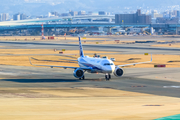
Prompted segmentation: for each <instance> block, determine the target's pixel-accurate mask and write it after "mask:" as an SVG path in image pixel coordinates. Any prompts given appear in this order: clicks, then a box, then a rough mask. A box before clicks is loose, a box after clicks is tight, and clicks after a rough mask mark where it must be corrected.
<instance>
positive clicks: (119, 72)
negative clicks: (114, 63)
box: [114, 67, 124, 77]
mask: <svg viewBox="0 0 180 120" xmlns="http://www.w3.org/2000/svg"><path fill="white" fill-rule="evenodd" d="M123 73H124V72H123V70H122V69H121V68H119V67H117V68H116V69H115V71H114V75H115V76H116V77H121V76H122V75H123Z"/></svg>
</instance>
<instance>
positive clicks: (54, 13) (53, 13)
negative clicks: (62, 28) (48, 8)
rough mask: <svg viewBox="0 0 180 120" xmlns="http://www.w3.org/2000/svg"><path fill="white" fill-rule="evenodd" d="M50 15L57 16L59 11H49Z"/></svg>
mask: <svg viewBox="0 0 180 120" xmlns="http://www.w3.org/2000/svg"><path fill="white" fill-rule="evenodd" d="M51 15H54V16H59V13H58V12H51Z"/></svg>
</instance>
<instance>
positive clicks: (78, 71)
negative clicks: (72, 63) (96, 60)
mask: <svg viewBox="0 0 180 120" xmlns="http://www.w3.org/2000/svg"><path fill="white" fill-rule="evenodd" d="M73 75H74V77H76V78H82V77H83V76H84V71H83V70H81V69H79V68H78V69H76V70H74V73H73Z"/></svg>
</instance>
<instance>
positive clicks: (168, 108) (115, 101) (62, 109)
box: [0, 88, 180, 120]
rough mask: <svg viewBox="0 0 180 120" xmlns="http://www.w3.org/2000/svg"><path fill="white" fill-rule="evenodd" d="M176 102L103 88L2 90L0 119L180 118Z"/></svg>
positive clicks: (177, 102)
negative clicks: (176, 116) (176, 115)
mask: <svg viewBox="0 0 180 120" xmlns="http://www.w3.org/2000/svg"><path fill="white" fill-rule="evenodd" d="M179 101H180V99H179V98H173V97H166V96H156V95H150V94H142V93H137V92H128V91H122V90H113V89H105V88H56V89H47V88H46V89H39V88H38V89H31V88H18V89H17V88H14V89H13V88H11V89H9V88H1V89H0V106H1V107H0V111H1V114H0V119H1V120H12V119H13V120H58V119H61V120H72V119H73V120H92V119H101V120H103V119H106V120H152V119H156V118H160V117H165V116H170V115H175V114H179V111H180V103H179ZM146 105H160V106H146Z"/></svg>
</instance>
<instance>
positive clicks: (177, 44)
mask: <svg viewBox="0 0 180 120" xmlns="http://www.w3.org/2000/svg"><path fill="white" fill-rule="evenodd" d="M152 46H153V47H172V48H180V43H176V44H158V45H152Z"/></svg>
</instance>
